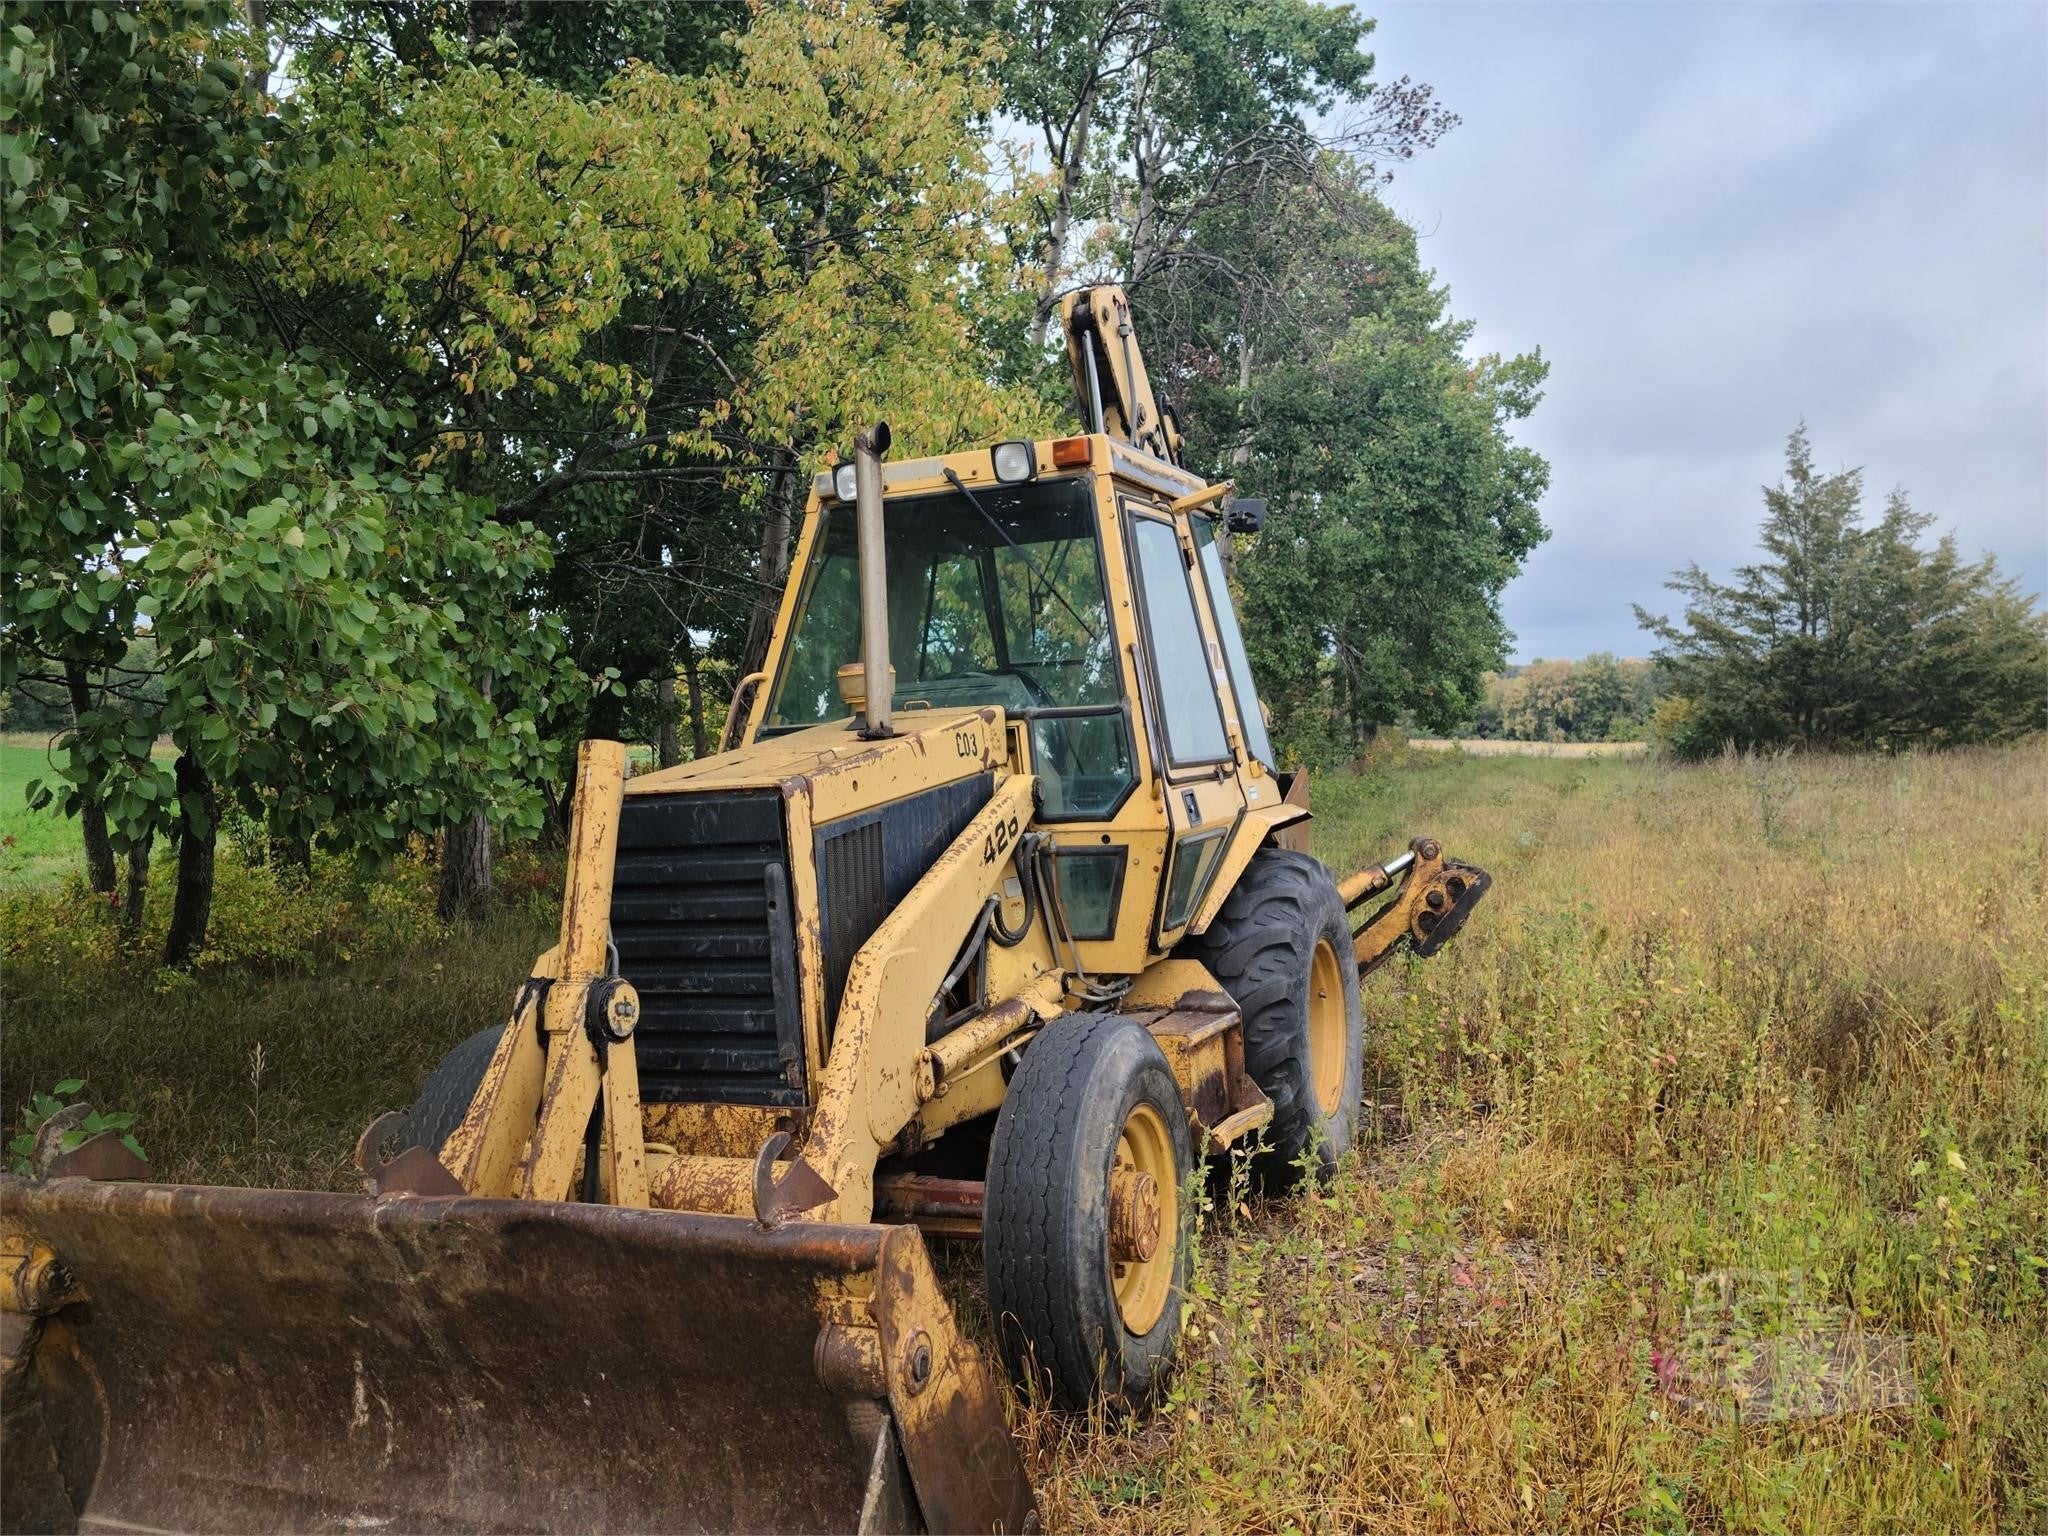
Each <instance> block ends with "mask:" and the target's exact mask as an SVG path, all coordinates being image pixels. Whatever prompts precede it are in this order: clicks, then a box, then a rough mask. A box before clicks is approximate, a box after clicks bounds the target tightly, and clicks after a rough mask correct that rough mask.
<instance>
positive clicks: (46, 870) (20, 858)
mask: <svg viewBox="0 0 2048 1536" xmlns="http://www.w3.org/2000/svg"><path fill="white" fill-rule="evenodd" d="M57 777H58V774H57V770H56V769H55V768H54V767H52V766H51V763H50V759H49V753H48V742H47V741H46V740H45V738H43V737H42V736H36V735H29V734H27V733H25V732H21V731H8V732H4V733H0V891H6V890H15V889H19V888H22V887H25V886H34V885H42V884H46V883H48V882H50V881H54V880H57V879H60V878H61V877H62V876H63V875H64V874H65V873H66V872H67V871H69V870H72V869H81V870H82V869H84V868H85V853H84V850H83V847H82V845H81V844H80V843H79V840H78V823H77V822H75V821H70V820H68V819H66V818H65V817H64V816H62V815H60V814H59V813H57V812H56V811H54V810H48V811H32V810H30V809H29V808H28V805H27V803H26V802H25V801H24V800H23V798H22V797H23V793H24V791H25V790H26V789H27V787H28V783H29V781H30V780H31V779H43V780H46V781H49V780H55V779H56V778H57Z"/></svg>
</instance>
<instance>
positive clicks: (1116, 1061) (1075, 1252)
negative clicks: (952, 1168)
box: [982, 1014, 1195, 1408]
mask: <svg viewBox="0 0 2048 1536" xmlns="http://www.w3.org/2000/svg"><path fill="white" fill-rule="evenodd" d="M1194 1160H1195V1157H1194V1142H1193V1137H1192V1135H1191V1133H1190V1131H1189V1128H1188V1116H1187V1110H1186V1108H1185V1106H1184V1105H1183V1104H1182V1102H1181V1096H1180V1088H1179V1085H1178V1084H1176V1083H1175V1082H1174V1079H1173V1072H1172V1070H1171V1069H1170V1068H1169V1067H1168V1066H1167V1064H1166V1058H1165V1056H1164V1055H1162V1054H1161V1053H1160V1050H1159V1046H1158V1043H1157V1042H1156V1041H1154V1040H1153V1038H1152V1036H1151V1035H1150V1034H1149V1033H1147V1032H1146V1030H1145V1028H1144V1027H1143V1026H1142V1025H1140V1024H1138V1023H1137V1022H1136V1021H1134V1020H1131V1019H1125V1018H1120V1017H1117V1016H1116V1015H1113V1014H1082V1015H1076V1016H1072V1017H1069V1018H1065V1019H1061V1020H1060V1021H1058V1022H1057V1023H1055V1024H1053V1025H1052V1026H1050V1027H1049V1028H1048V1029H1046V1030H1045V1032H1044V1033H1042V1034H1041V1035H1040V1036H1039V1037H1038V1038H1037V1039H1036V1040H1034V1041H1033V1042H1032V1043H1031V1045H1030V1047H1029V1049H1027V1050H1026V1051H1025V1053H1024V1061H1023V1064H1022V1065H1021V1066H1019V1067H1018V1069H1017V1075H1016V1076H1015V1077H1014V1078H1013V1079H1011V1082H1010V1087H1009V1092H1008V1093H1007V1094H1006V1095H1005V1097H1004V1099H1003V1107H1002V1112H1001V1113H1000V1114H999V1115H998V1116H997V1117H996V1129H995V1138H994V1141H993V1142H992V1144H991V1145H990V1148H989V1167H988V1190H987V1197H986V1209H985V1213H984V1216H983V1223H982V1260H983V1264H984V1266H985V1269H986V1273H987V1277H988V1299H989V1306H990V1309H991V1310H992V1311H993V1312H994V1313H995V1318H996V1329H997V1332H998V1334H999V1335H1000V1337H1001V1339H1002V1346H1003V1355H1004V1358H1005V1360H1006V1361H1007V1362H1008V1364H1009V1367H1010V1370H1011V1373H1012V1375H1013V1376H1015V1377H1016V1378H1017V1379H1018V1380H1019V1381H1024V1380H1028V1379H1032V1378H1034V1377H1035V1378H1036V1379H1037V1380H1039V1381H1040V1382H1042V1383H1043V1384H1044V1385H1045V1386H1046V1387H1047V1388H1048V1389H1049V1391H1050V1394H1051V1397H1052V1400H1053V1401H1054V1402H1055V1403H1056V1404H1058V1405H1059V1406H1061V1407H1064V1408H1081V1407H1085V1406H1086V1405H1087V1404H1089V1403H1090V1402H1092V1401H1094V1400H1095V1399H1096V1398H1098V1397H1101V1398H1108V1399H1111V1400H1113V1401H1117V1402H1121V1403H1123V1404H1126V1405H1128V1406H1130V1407H1133V1408H1144V1407H1147V1406H1149V1405H1150V1404H1151V1403H1152V1402H1153V1401H1154V1400H1156V1399H1157V1397H1158V1395H1159V1393H1160V1390H1161V1389H1162V1387H1163V1386H1164V1384H1165V1379H1166V1371H1167V1367H1168V1365H1169V1364H1170V1363H1171V1361H1172V1359H1173V1347H1174V1343H1175V1341H1176V1339H1177V1338H1178V1337H1179V1334H1180V1311H1181V1297H1182V1293H1183V1292H1184V1291H1185V1289H1186V1286H1187V1268H1188V1248H1189V1244H1190V1241H1191V1238H1192V1234H1193V1230H1194V1227H1193V1215H1194V1212H1193V1210H1192V1208H1191V1206H1190V1204H1189V1202H1188V1201H1187V1200H1186V1199H1185V1198H1184V1193H1185V1186H1186V1182H1187V1176H1188V1172H1189V1170H1190V1169H1191V1168H1192V1167H1193V1166H1194Z"/></svg>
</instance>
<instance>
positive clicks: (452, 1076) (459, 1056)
mask: <svg viewBox="0 0 2048 1536" xmlns="http://www.w3.org/2000/svg"><path fill="white" fill-rule="evenodd" d="M504 1034H505V1026H504V1025H502V1024H493V1025H492V1026H491V1027H490V1028H489V1029H480V1030H478V1031H477V1032H476V1033H475V1034H473V1035H471V1036H470V1037H469V1038H468V1039H467V1040H465V1041H463V1042H462V1044H460V1045H458V1046H456V1047H455V1049H454V1050H452V1051H450V1052H449V1053H448V1054H447V1055H446V1056H443V1057H442V1058H441V1064H440V1065H439V1066H437V1067H435V1068H434V1070H433V1071H432V1072H431V1073H429V1074H428V1076H427V1080H426V1081H425V1082H424V1083H422V1084H421V1085H420V1096H419V1097H418V1098H417V1099H415V1100H414V1101H413V1106H412V1111H411V1113H410V1114H408V1115H407V1116H406V1125H405V1134H404V1135H403V1136H401V1137H400V1138H399V1146H400V1147H401V1148H404V1147H425V1148H426V1149H427V1150H428V1151H429V1152H431V1153H433V1154H434V1155H435V1156H436V1157H439V1156H440V1155H441V1147H442V1144H443V1143H445V1142H446V1141H447V1140H448V1138H449V1137H450V1136H452V1135H454V1134H455V1128H456V1127H457V1126H458V1125H460V1124H462V1120H463V1117H464V1116H465V1115H467V1114H468V1113H469V1106H470V1102H471V1101H472V1100H473V1099H475V1098H476V1091H477V1089H479V1088H481V1087H482V1086H483V1084H484V1073H485V1072H486V1071H488V1070H489V1069H490V1065H491V1057H492V1056H494V1055H495V1054H497V1050H498V1041H499V1040H500V1039H502V1038H503V1037H504Z"/></svg>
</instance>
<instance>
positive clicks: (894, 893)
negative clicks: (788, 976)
mask: <svg viewBox="0 0 2048 1536" xmlns="http://www.w3.org/2000/svg"><path fill="white" fill-rule="evenodd" d="M994 793H995V775H994V774H989V773H981V774H976V775H974V776H973V777H972V778H966V779H959V780H956V781H955V782H953V783H951V784H942V785H940V786H939V787H938V788H936V789H927V790H924V791H923V792H921V793H919V794H915V795H907V796H905V797H904V798H903V799H901V800H897V801H894V802H892V803H891V804H889V805H885V806H881V807H879V808H877V809H875V810H872V811H863V812H862V813H861V814H860V815H858V816H846V817H842V818H841V819H839V820H838V821H834V822H829V823H827V824H826V825H824V826H822V827H820V828H818V830H817V833H816V845H817V860H818V905H819V908H820V911H819V919H820V922H819V926H820V928H821V929H822V930H823V939H824V950H825V1018H826V1019H827V1020H828V1021H831V1020H833V1019H836V1018H837V1016H838V1013H839V998H840V994H841V993H842V992H844V991H845V990H846V973H847V972H848V971H849V970H850V969H852V967H853V957H854V956H855V955H857V954H858V953H860V947H861V946H862V945H863V944H865V943H867V941H868V940H869V939H870V938H872V937H873V936H874V932H875V930H876V929H877V928H879V927H880V926H881V925H882V919H883V918H885V917H887V916H888V915H889V914H890V913H891V912H893V911H895V910H896V904H897V903H898V902H900V901H902V900H903V898H904V897H905V896H907V895H909V894H910V888H911V887H912V886H913V885H915V884H917V882H918V880H919V879H920V878H921V877H922V876H923V874H924V872H925V871H926V870H928V869H930V868H931V867H932V865H933V864H934V863H935V862H936V861H937V860H938V857H939V855H940V854H942V853H944V852H945V851H946V849H947V848H949V847H951V846H952V844H953V840H954V839H955V838H957V837H959V835H960V834H961V832H962V831H963V830H965V828H966V826H967V823H968V822H970V821H972V820H973V819H974V818H975V815H976V814H977V813H978V812H979V811H980V810H981V808H982V807H983V806H985V805H987V804H988V802H989V797H990V796H991V795H993V794H994Z"/></svg>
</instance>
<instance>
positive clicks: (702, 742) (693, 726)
mask: <svg viewBox="0 0 2048 1536" xmlns="http://www.w3.org/2000/svg"><path fill="white" fill-rule="evenodd" d="M683 682H684V684H685V685H686V686H687V688H688V690H689V696H690V753H691V756H693V757H697V758H705V757H709V756H710V755H711V733H710V732H709V731H708V730H706V729H705V726H704V679H703V676H702V675H701V674H700V673H699V672H698V670H697V647H696V646H694V645H692V644H691V643H690V640H689V637H688V636H687V635H686V636H684V637H683Z"/></svg>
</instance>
